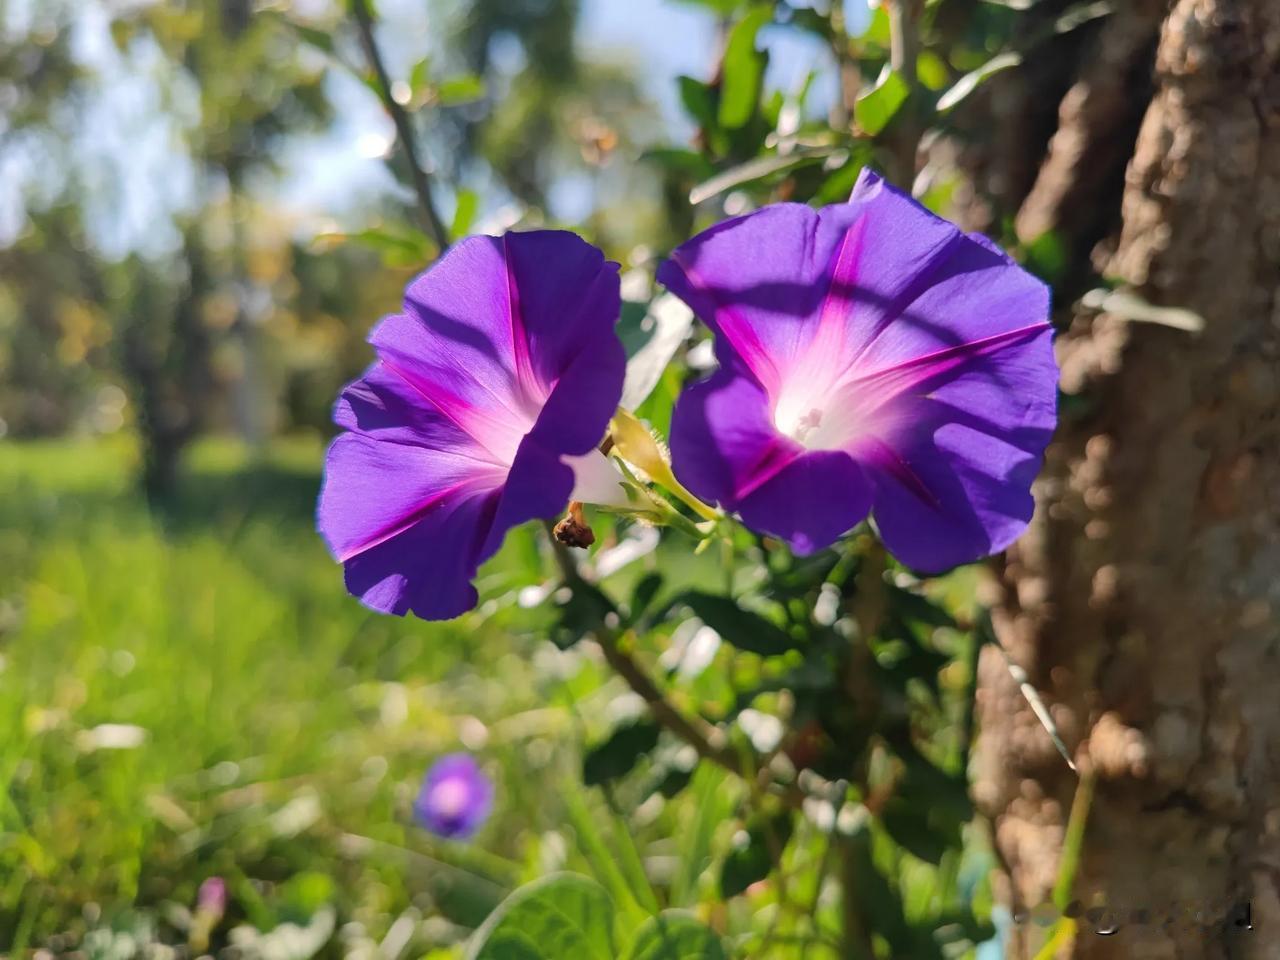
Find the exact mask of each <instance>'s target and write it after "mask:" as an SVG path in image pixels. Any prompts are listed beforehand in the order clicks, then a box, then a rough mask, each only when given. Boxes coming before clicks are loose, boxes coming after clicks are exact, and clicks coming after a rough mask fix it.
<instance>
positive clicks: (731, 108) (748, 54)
mask: <svg viewBox="0 0 1280 960" xmlns="http://www.w3.org/2000/svg"><path fill="white" fill-rule="evenodd" d="M772 20H773V4H772V3H761V4H757V5H756V6H754V7H752V8H751V9H750V10H748V11H747V13H746V15H745V16H744V17H743V18H742V19H741V20H739V21H738V22H737V24H735V25H734V28H733V30H732V31H731V32H730V34H729V42H728V44H727V45H726V46H725V51H724V65H723V67H722V81H721V86H720V109H719V120H720V126H722V127H724V128H725V129H727V130H736V129H737V128H738V127H742V126H745V125H746V123H747V121H748V120H750V119H751V117H752V115H753V114H754V113H755V112H756V102H757V101H758V100H759V98H760V88H761V86H762V85H763V83H764V68H765V62H766V61H765V55H764V54H763V53H761V52H760V51H759V50H757V49H756V34H758V33H759V32H760V28H761V27H763V26H764V25H765V24H766V23H769V22H770V21H772Z"/></svg>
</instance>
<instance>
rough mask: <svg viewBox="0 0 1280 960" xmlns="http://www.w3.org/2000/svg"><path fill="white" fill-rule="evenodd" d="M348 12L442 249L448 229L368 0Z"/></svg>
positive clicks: (426, 220) (353, 3) (430, 229)
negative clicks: (394, 92) (394, 88)
mask: <svg viewBox="0 0 1280 960" xmlns="http://www.w3.org/2000/svg"><path fill="white" fill-rule="evenodd" d="M351 13H352V15H353V16H354V17H355V21H356V26H357V27H358V28H359V30H360V45H361V46H363V47H364V53H365V57H366V58H367V59H368V61H369V67H370V69H372V70H373V78H374V80H375V81H376V82H377V85H378V96H379V98H380V99H381V100H382V105H383V107H385V108H386V111H387V113H389V114H390V115H391V122H392V123H394V124H395V125H396V137H397V138H398V139H399V141H400V148H401V149H402V150H403V151H404V158H405V161H406V162H407V163H408V165H409V179H410V180H412V182H413V192H414V195H415V196H416V197H417V198H418V210H419V212H420V213H421V214H422V219H423V221H424V223H425V224H426V227H427V231H428V232H429V233H430V234H431V239H432V240H434V241H435V242H436V246H437V247H439V248H440V250H441V251H443V250H444V248H445V247H447V246H448V245H449V231H448V229H446V227H445V225H444V221H443V220H442V219H441V218H440V212H439V211H438V210H436V206H435V203H434V201H432V199H431V181H430V179H429V178H428V176H427V171H426V169H425V168H424V167H423V166H422V163H421V162H420V160H419V158H418V145H417V142H416V141H415V140H414V137H413V126H412V124H410V123H409V115H408V114H407V113H405V111H404V107H402V106H401V105H400V104H399V103H397V102H396V98H395V97H394V96H393V95H392V93H391V78H390V77H389V76H388V75H387V68H386V65H385V64H384V63H383V62H382V54H381V53H380V52H379V51H378V43H377V41H376V40H375V39H374V37H373V15H372V14H371V13H370V12H369V4H368V0H351Z"/></svg>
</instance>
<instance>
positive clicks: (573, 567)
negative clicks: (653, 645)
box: [551, 533, 742, 773]
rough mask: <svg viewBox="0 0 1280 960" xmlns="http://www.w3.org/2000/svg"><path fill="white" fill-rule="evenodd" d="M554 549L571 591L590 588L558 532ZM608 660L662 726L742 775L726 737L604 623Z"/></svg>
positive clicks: (599, 632)
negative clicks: (661, 683)
mask: <svg viewBox="0 0 1280 960" xmlns="http://www.w3.org/2000/svg"><path fill="white" fill-rule="evenodd" d="M551 547H552V549H553V550H554V551H555V555H556V563H557V564H558V565H559V567H560V572H561V573H562V574H563V576H564V580H565V583H566V584H567V585H568V586H569V588H570V589H571V590H573V589H580V588H582V587H584V586H585V585H586V581H585V580H584V579H583V578H582V573H581V572H580V571H579V570H578V565H577V563H576V562H575V561H574V559H573V554H572V553H570V552H569V548H568V547H567V546H565V545H564V544H563V543H561V542H560V541H559V540H558V539H557V538H556V536H555V534H554V533H552V535H551ZM592 633H593V635H594V636H595V638H596V642H597V643H599V644H600V649H601V650H603V651H604V658H605V660H606V661H607V662H608V664H609V666H610V667H612V668H613V670H614V672H615V673H617V674H618V676H620V677H622V679H623V680H625V681H626V683H627V686H629V687H630V688H631V689H632V691H633V692H635V693H636V694H638V695H639V697H640V699H642V700H643V701H644V702H645V704H646V705H647V706H648V708H649V712H650V713H652V714H653V718H654V719H655V720H656V721H658V723H659V724H660V725H661V726H663V727H665V728H666V729H668V730H670V731H671V732H672V733H674V734H675V735H676V736H678V737H679V738H680V739H681V740H683V741H684V742H685V743H687V744H689V745H690V746H691V747H693V749H694V750H696V751H697V752H698V756H700V757H702V758H703V759H705V760H710V761H711V762H712V763H716V764H719V765H720V766H722V767H724V768H725V769H727V770H731V771H733V772H734V773H741V772H742V767H741V764H740V763H739V758H738V757H737V755H736V754H735V753H734V752H733V751H732V750H730V749H729V747H728V746H727V745H726V744H725V743H724V736H723V735H722V734H721V733H720V731H719V730H717V729H716V728H715V727H713V726H711V725H710V724H708V723H706V722H705V721H702V720H701V718H699V719H698V720H694V719H692V718H690V717H687V716H685V715H684V714H683V713H682V712H681V711H680V710H679V709H678V708H677V707H676V706H675V704H673V703H672V702H671V701H670V700H668V699H667V697H666V695H665V694H664V693H663V692H662V691H661V690H660V689H659V688H658V685H657V684H656V683H654V682H653V680H652V678H650V676H649V675H648V674H647V673H646V672H645V670H644V668H643V667H642V666H640V663H639V662H638V661H637V660H636V659H635V658H634V657H632V656H631V655H630V654H629V653H627V652H626V651H625V650H623V649H622V647H621V645H620V644H619V638H618V634H617V631H615V630H613V629H611V628H610V627H609V626H608V625H606V624H604V623H599V624H597V625H596V626H595V629H594V630H593V631H592Z"/></svg>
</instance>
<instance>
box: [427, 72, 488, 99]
mask: <svg viewBox="0 0 1280 960" xmlns="http://www.w3.org/2000/svg"><path fill="white" fill-rule="evenodd" d="M484 94H485V86H484V80H482V79H481V78H480V77H477V76H476V75H475V74H471V73H467V74H463V75H461V76H458V77H451V78H449V79H448V80H445V81H443V82H441V83H440V84H438V85H437V86H436V96H435V99H436V102H437V103H439V104H440V105H441V106H444V107H452V106H455V105H457V104H459V103H470V102H471V101H472V100H479V99H480V98H481V97H483V96H484Z"/></svg>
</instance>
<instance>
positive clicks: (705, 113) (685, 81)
mask: <svg viewBox="0 0 1280 960" xmlns="http://www.w3.org/2000/svg"><path fill="white" fill-rule="evenodd" d="M676 84H677V86H678V87H679V88H680V102H681V103H682V104H684V109H685V112H687V113H688V114H689V116H691V117H692V118H693V119H694V120H696V121H697V123H698V126H700V127H702V128H704V129H714V128H715V126H716V96H715V93H714V92H713V91H712V89H711V87H710V86H708V85H707V84H705V83H703V82H702V81H701V80H695V79H694V78H693V77H686V76H679V77H676Z"/></svg>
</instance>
